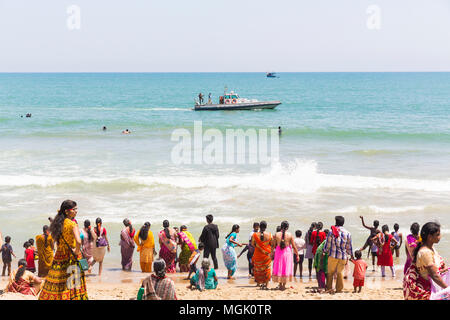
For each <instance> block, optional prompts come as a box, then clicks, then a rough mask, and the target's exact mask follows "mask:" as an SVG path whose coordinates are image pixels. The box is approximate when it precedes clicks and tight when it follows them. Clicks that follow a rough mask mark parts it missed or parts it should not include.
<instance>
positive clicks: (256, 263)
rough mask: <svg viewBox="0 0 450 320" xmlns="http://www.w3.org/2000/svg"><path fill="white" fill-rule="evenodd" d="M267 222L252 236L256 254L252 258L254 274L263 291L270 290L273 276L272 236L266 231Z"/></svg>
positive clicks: (262, 222)
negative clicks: (269, 285)
mask: <svg viewBox="0 0 450 320" xmlns="http://www.w3.org/2000/svg"><path fill="white" fill-rule="evenodd" d="M266 229H267V222H265V221H261V222H260V223H259V232H255V233H253V235H252V245H253V246H254V248H255V252H254V254H253V257H252V263H253V274H254V276H255V281H256V283H257V284H258V286H260V287H261V289H268V288H267V284H268V283H269V281H270V278H271V276H272V274H271V273H272V270H271V266H272V259H271V256H270V255H271V253H272V235H271V234H270V232H267V231H266Z"/></svg>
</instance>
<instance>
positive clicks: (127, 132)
mask: <svg viewBox="0 0 450 320" xmlns="http://www.w3.org/2000/svg"><path fill="white" fill-rule="evenodd" d="M122 133H123V134H130V133H131V131H130V130H128V129H126V130H124V131H122Z"/></svg>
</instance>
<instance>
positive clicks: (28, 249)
mask: <svg viewBox="0 0 450 320" xmlns="http://www.w3.org/2000/svg"><path fill="white" fill-rule="evenodd" d="M23 247H24V248H25V256H24V259H25V260H26V261H27V270H28V271H30V272H32V273H35V272H36V266H35V264H34V250H33V248H32V246H31V243H30V242H28V241H27V242H25V243H24V244H23Z"/></svg>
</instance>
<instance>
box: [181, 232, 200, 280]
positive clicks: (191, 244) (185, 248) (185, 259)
mask: <svg viewBox="0 0 450 320" xmlns="http://www.w3.org/2000/svg"><path fill="white" fill-rule="evenodd" d="M178 239H179V244H180V245H181V253H180V255H179V257H178V261H179V265H180V272H189V258H190V257H191V255H192V252H194V251H195V250H197V244H196V243H195V240H194V237H193V236H192V234H191V233H190V232H189V231H187V227H186V226H184V225H183V226H181V227H180V232H179V233H178Z"/></svg>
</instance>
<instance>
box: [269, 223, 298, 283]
mask: <svg viewBox="0 0 450 320" xmlns="http://www.w3.org/2000/svg"><path fill="white" fill-rule="evenodd" d="M288 229H289V223H288V222H287V221H283V222H282V223H281V231H280V232H277V234H276V235H275V241H276V249H275V258H274V260H273V273H272V280H273V281H274V282H278V283H279V285H278V289H280V290H285V289H286V283H287V282H288V281H292V275H293V273H294V260H293V259H292V256H293V254H292V249H294V253H295V255H296V256H297V259H298V251H297V247H296V246H295V243H294V238H293V237H292V235H291V234H290V233H289V232H286V231H287V230H288Z"/></svg>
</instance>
